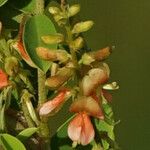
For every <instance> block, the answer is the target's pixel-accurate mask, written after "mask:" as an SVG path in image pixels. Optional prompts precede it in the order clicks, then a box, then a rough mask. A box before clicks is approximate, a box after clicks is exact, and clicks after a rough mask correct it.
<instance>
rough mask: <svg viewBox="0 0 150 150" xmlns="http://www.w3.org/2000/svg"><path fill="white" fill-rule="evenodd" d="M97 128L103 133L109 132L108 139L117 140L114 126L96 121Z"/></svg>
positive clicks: (102, 121)
mask: <svg viewBox="0 0 150 150" xmlns="http://www.w3.org/2000/svg"><path fill="white" fill-rule="evenodd" d="M96 127H97V129H98V130H99V131H101V132H107V134H108V137H109V138H111V139H112V140H115V137H114V131H113V130H114V126H112V125H109V124H108V123H107V122H105V121H104V120H98V121H96Z"/></svg>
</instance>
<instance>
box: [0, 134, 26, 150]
mask: <svg viewBox="0 0 150 150" xmlns="http://www.w3.org/2000/svg"><path fill="white" fill-rule="evenodd" d="M0 141H1V143H2V147H3V148H4V150H26V148H25V146H24V145H23V144H22V143H21V142H20V141H19V140H18V139H17V138H16V137H14V136H12V135H10V134H1V135H0Z"/></svg>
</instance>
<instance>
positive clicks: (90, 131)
mask: <svg viewBox="0 0 150 150" xmlns="http://www.w3.org/2000/svg"><path fill="white" fill-rule="evenodd" d="M68 136H69V138H70V139H71V140H72V141H74V142H77V143H79V144H80V143H81V144H82V145H87V144H89V143H90V142H91V141H92V140H93V139H94V136H95V131H94V128H93V125H92V123H91V120H90V118H89V116H88V115H87V114H86V113H84V112H82V113H78V114H77V115H76V116H75V117H74V118H73V120H72V121H71V122H70V124H69V126H68Z"/></svg>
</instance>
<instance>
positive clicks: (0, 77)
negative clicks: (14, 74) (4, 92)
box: [0, 69, 8, 89]
mask: <svg viewBox="0 0 150 150" xmlns="http://www.w3.org/2000/svg"><path fill="white" fill-rule="evenodd" d="M7 85H8V78H7V74H6V73H5V72H3V70H2V69H0V89H1V88H3V87H5V86H7Z"/></svg>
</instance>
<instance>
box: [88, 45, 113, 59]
mask: <svg viewBox="0 0 150 150" xmlns="http://www.w3.org/2000/svg"><path fill="white" fill-rule="evenodd" d="M111 52H112V49H111V47H105V48H103V49H100V50H98V51H94V52H90V53H89V55H90V56H91V57H92V58H93V59H95V60H100V61H102V60H104V59H106V58H107V57H108V56H109V55H110V54H111Z"/></svg>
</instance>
